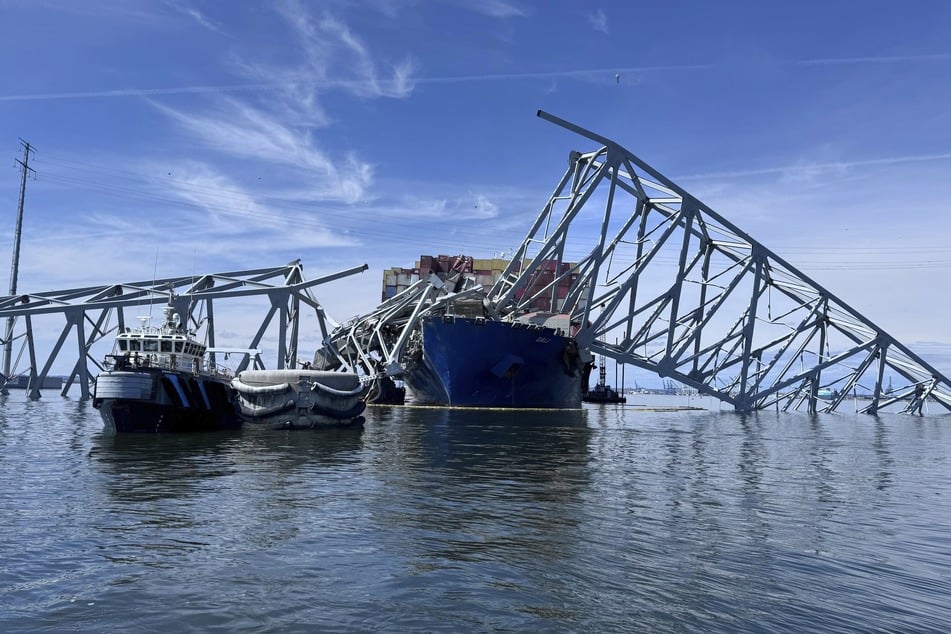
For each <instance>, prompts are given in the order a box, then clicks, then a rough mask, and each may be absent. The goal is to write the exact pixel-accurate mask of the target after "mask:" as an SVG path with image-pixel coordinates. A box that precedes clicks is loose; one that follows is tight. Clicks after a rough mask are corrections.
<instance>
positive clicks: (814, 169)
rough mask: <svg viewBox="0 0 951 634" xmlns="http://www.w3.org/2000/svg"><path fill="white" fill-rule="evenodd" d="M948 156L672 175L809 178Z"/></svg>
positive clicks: (692, 177)
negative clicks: (861, 168)
mask: <svg viewBox="0 0 951 634" xmlns="http://www.w3.org/2000/svg"><path fill="white" fill-rule="evenodd" d="M948 160H951V153H947V154H921V155H917V156H893V157H887V158H877V159H866V160H858V161H832V162H826V163H808V162H799V163H796V164H793V165H784V166H778V167H762V168H757V169H748V170H730V171H723V172H704V173H702V174H682V175H679V176H675V177H673V178H674V180H700V179H709V178H742V177H746V176H769V175H779V176H781V177H782V179H783V180H784V181H785V182H799V181H802V180H804V179H807V180H811V179H813V178H814V177H815V176H817V175H819V174H826V175H829V174H832V175H835V174H839V175H841V174H842V173H844V172H845V171H847V170H849V169H854V168H860V167H882V166H889V165H900V164H904V163H924V162H932V161H948Z"/></svg>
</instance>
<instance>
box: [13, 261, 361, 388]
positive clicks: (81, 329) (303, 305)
mask: <svg viewBox="0 0 951 634" xmlns="http://www.w3.org/2000/svg"><path fill="white" fill-rule="evenodd" d="M367 268H368V267H367V265H366V264H364V265H362V266H358V267H354V268H351V269H346V270H343V271H339V272H337V273H332V274H330V275H325V276H322V277H319V278H316V279H313V280H307V279H305V278H304V269H303V265H302V264H301V262H300V260H295V261H293V262H290V263H288V264H287V265H285V266H278V267H273V268H259V269H249V270H244V271H230V272H226V273H209V274H204V275H189V276H182V277H168V278H163V279H155V280H149V281H146V282H128V283H120V284H109V285H104V286H89V287H84V288H73V289H67V290H60V291H49V292H45V293H36V294H26V295H16V296H6V297H0V319H2V320H4V321H6V320H7V318H12V320H13V324H14V327H13V328H9V329H7V330H6V338H5V339H2V340H0V344H3V345H4V346H5V345H6V344H7V342H8V341H9V342H10V344H14V343H16V342H19V345H18V347H19V351H18V353H17V355H16V356H17V361H19V360H21V359H22V357H23V354H24V351H25V352H26V354H27V362H28V364H29V368H28V369H27V370H25V371H22V372H18V373H20V374H28V376H29V381H28V386H27V392H28V397H29V398H30V399H37V398H39V397H40V386H42V385H43V382H44V380H45V379H46V377H47V376H48V374H49V372H50V370H51V368H52V367H53V363H54V362H55V361H56V359H57V356H58V355H59V354H60V352H61V351H62V349H63V346H64V344H65V343H66V342H67V340H68V339H69V338H70V335H71V334H72V337H73V340H74V342H75V350H76V352H77V356H78V358H77V360H76V362H75V364H74V365H73V368H72V371H71V372H70V374H69V376H68V377H67V379H66V381H65V383H64V384H63V388H62V392H61V393H62V395H63V396H66V395H67V393H68V392H69V389H70V387H71V386H72V385H73V384H74V383H76V382H78V383H79V389H80V396H81V398H82V399H84V400H85V399H88V398H89V394H90V393H89V385H90V381H93V380H94V379H95V376H96V375H94V374H93V373H91V372H90V369H89V368H90V364H91V365H92V366H94V367H95V368H97V369H98V370H99V371H101V370H103V365H102V363H101V362H100V360H99V359H97V358H94V357H93V356H92V354H91V350H92V348H93V346H94V345H95V344H96V343H97V342H100V341H101V340H103V339H104V338H106V337H108V336H110V335H111V334H113V333H115V332H117V331H122V330H124V329H125V328H126V317H125V312H124V309H128V308H132V307H136V308H141V307H143V306H151V305H154V304H160V305H163V306H164V305H169V304H171V305H172V306H174V308H175V312H176V313H178V315H180V318H181V319H182V323H183V324H187V327H188V328H189V329H191V330H193V331H194V332H196V333H199V336H203V340H204V342H205V343H206V344H207V345H208V347H209V355H210V357H209V360H210V362H211V363H212V364H214V363H215V354H216V353H215V305H216V302H220V301H222V300H232V301H233V300H235V299H237V298H242V297H244V298H247V297H250V296H262V295H264V296H267V298H268V300H269V303H270V307H269V308H268V310H267V312H266V314H265V316H264V317H263V319H262V320H261V322H260V326H259V327H258V329H257V331H256V332H255V333H254V335H253V336H252V338H251V340H250V342H249V343H248V345H247V347H246V348H243V349H241V350H240V351H242V352H246V353H247V354H245V355H243V357H242V360H241V361H240V362H239V364H238V366H237V368H236V371H241V370H245V369H247V368H248V367H249V366H252V367H254V368H255V369H263V368H264V364H263V361H262V360H261V358H260V355H259V354H256V352H257V348H258V347H259V345H260V343H261V341H262V339H263V337H264V336H265V334H266V333H267V331H268V328H269V327H270V326H271V324H272V322H273V321H274V319H275V317H277V367H278V369H282V368H285V367H291V368H293V367H296V364H297V358H298V356H297V353H298V350H297V347H298V340H299V334H300V330H299V323H300V316H301V311H302V309H304V310H306V309H307V308H309V309H312V310H313V311H314V312H315V313H316V316H317V322H318V325H319V328H320V337H321V340H323V339H324V338H326V337H327V334H328V331H329V330H331V329H333V328H335V327H336V326H337V324H336V322H334V321H333V320H332V319H331V318H330V317H329V316H328V315H326V314H325V311H324V308H323V306H321V304H320V303H319V302H318V301H317V299H316V298H315V297H314V295H313V293H312V289H313V288H314V287H315V286H319V285H321V284H325V283H327V282H331V281H334V280H338V279H341V278H344V277H347V276H350V275H354V274H356V273H361V272H363V271H365V270H366V269H367ZM55 314H59V315H62V316H63V318H64V319H65V325H64V326H63V329H62V331H61V332H60V335H59V337H58V339H57V340H56V343H55V344H54V345H53V347H52V350H51V351H50V353H49V356H48V357H47V358H46V360H45V361H43V362H42V363H41V362H40V360H39V358H38V357H37V350H36V345H35V334H36V333H35V332H34V323H33V322H34V319H35V318H36V317H38V316H41V315H55ZM113 319H114V321H113ZM12 347H13V346H12V345H11V348H12ZM222 352H226V350H224V349H219V350H218V353H222ZM11 374H13V373H12V372H11ZM7 378H9V377H3V376H2V375H0V387H2V383H4V382H6V380H7Z"/></svg>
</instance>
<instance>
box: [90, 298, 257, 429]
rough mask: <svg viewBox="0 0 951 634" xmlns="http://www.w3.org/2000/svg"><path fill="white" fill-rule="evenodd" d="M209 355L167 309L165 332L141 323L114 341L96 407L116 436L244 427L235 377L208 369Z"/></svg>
mask: <svg viewBox="0 0 951 634" xmlns="http://www.w3.org/2000/svg"><path fill="white" fill-rule="evenodd" d="M206 352H207V346H205V345H204V344H202V343H201V342H199V341H196V340H195V339H194V337H193V336H192V334H191V333H189V332H188V331H187V330H186V329H184V328H183V327H182V325H181V323H180V321H179V317H178V315H177V314H176V313H175V311H174V309H173V308H172V307H171V306H167V307H166V308H165V323H164V324H163V325H162V326H161V327H159V328H154V327H151V326H148V325H147V324H145V323H143V324H142V326H141V327H139V328H137V329H126V330H125V331H124V332H120V333H119V334H118V335H117V336H116V342H115V346H114V347H113V350H112V354H109V355H107V356H106V360H105V367H106V370H105V371H104V372H102V373H101V374H100V375H99V377H98V378H97V379H96V384H95V391H94V393H93V407H95V408H97V409H98V410H99V413H100V414H101V415H102V420H103V422H104V423H105V425H106V428H107V429H109V430H112V431H115V432H117V433H130V432H136V433H161V432H201V431H217V430H222V429H237V428H240V427H241V423H242V418H241V413H240V408H239V406H238V402H237V396H236V394H235V392H234V390H232V388H231V379H232V374H231V372H230V371H228V370H226V369H223V368H217V367H215V366H214V365H213V364H209V363H208V361H207V360H206V358H205V354H206Z"/></svg>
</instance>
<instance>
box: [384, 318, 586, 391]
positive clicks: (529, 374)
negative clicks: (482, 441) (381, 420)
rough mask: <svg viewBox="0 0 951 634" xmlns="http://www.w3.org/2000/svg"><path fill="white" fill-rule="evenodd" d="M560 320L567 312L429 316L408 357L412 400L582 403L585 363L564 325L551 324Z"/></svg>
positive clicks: (406, 375) (406, 377) (406, 373)
mask: <svg viewBox="0 0 951 634" xmlns="http://www.w3.org/2000/svg"><path fill="white" fill-rule="evenodd" d="M533 318H534V319H535V320H536V321H535V322H533V321H532V319H533ZM559 320H561V321H563V322H565V324H566V325H567V317H566V316H559V315H539V314H535V315H533V316H531V317H528V318H526V319H524V320H517V321H492V320H488V319H484V318H478V317H477V318H467V317H457V316H453V315H441V316H430V317H426V318H424V319H423V320H422V321H421V323H420V329H419V331H418V332H419V336H418V337H416V338H415V339H414V340H413V341H412V342H411V345H410V346H409V347H408V348H407V351H406V353H405V355H404V357H403V366H404V370H403V374H402V377H401V378H402V379H403V381H404V382H405V384H406V387H407V388H408V397H407V399H408V401H409V402H410V403H416V404H434V405H447V406H450V407H499V408H572V409H574V408H578V407H580V406H581V387H582V377H583V376H584V374H585V372H584V370H585V367H584V362H583V361H582V359H581V354H580V353H579V350H578V348H577V345H576V344H575V342H574V340H573V339H572V338H571V337H570V336H568V331H567V329H565V328H557V327H554V326H553V324H551V322H553V321H559ZM537 322H541V323H537ZM546 322H547V324H548V325H545V324H546Z"/></svg>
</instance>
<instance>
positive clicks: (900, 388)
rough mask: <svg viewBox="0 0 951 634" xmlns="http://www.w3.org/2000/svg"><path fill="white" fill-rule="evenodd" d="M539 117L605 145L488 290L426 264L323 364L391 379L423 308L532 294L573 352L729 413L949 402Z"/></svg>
mask: <svg viewBox="0 0 951 634" xmlns="http://www.w3.org/2000/svg"><path fill="white" fill-rule="evenodd" d="M538 114H539V116H540V117H542V118H544V119H546V120H548V121H550V122H553V123H555V124H557V125H560V126H562V127H564V128H566V129H568V130H570V131H573V132H575V133H577V134H580V135H581V136H583V137H585V138H587V139H589V140H591V141H594V142H596V143H598V144H599V145H600V146H601V147H600V148H599V149H597V150H594V151H592V152H588V153H584V154H582V153H580V152H572V153H571V154H570V157H569V165H568V169H567V171H566V172H565V174H564V176H563V177H562V179H561V181H560V182H559V183H558V185H557V187H556V188H555V191H554V193H553V194H552V195H551V198H550V199H549V201H548V202H547V204H546V205H545V206H544V208H543V209H542V211H541V213H540V214H539V215H538V217H537V218H536V220H535V222H534V224H533V225H532V227H531V229H530V230H529V232H528V234H527V235H526V237H525V239H524V240H523V242H522V244H521V246H520V247H519V248H518V250H517V251H516V252H515V253H514V256H513V257H512V259H511V261H510V263H509V265H508V267H507V268H506V270H505V271H504V272H503V274H502V276H501V277H500V278H499V279H498V281H497V282H496V283H495V285H494V286H493V287H492V288H491V289H490V290H489V291H488V292H484V291H483V289H482V287H480V286H474V285H473V284H474V283H472V282H471V281H466V280H465V279H464V278H463V276H461V275H457V276H450V278H449V279H448V280H442V279H440V278H437V277H436V276H434V275H430V276H429V277H428V278H427V279H423V280H420V281H419V282H417V283H416V284H415V285H413V286H411V287H410V288H408V289H407V290H406V291H404V292H403V293H400V294H398V295H396V296H395V297H393V298H391V299H389V300H387V301H386V302H384V303H383V304H381V305H380V306H379V307H378V308H377V309H376V310H375V311H373V312H372V313H369V314H367V315H364V316H362V317H359V318H356V319H354V320H351V321H350V322H348V323H347V324H344V325H342V326H340V327H338V328H337V329H335V330H334V331H333V333H331V336H330V338H329V339H328V340H327V342H326V345H325V346H324V348H323V349H322V351H321V354H322V355H324V359H323V361H324V363H325V364H326V366H327V367H340V366H342V367H345V368H347V369H351V370H355V371H357V370H359V371H363V372H366V373H369V374H374V373H376V374H382V373H384V372H385V373H386V374H389V375H391V376H399V374H400V372H401V358H402V355H403V354H404V352H405V350H406V348H407V346H410V347H412V345H413V343H414V338H418V337H419V331H418V329H417V328H416V325H417V324H418V323H419V320H420V319H421V318H422V317H423V316H424V315H426V314H430V313H435V314H439V313H452V312H453V311H454V308H453V307H454V305H455V304H457V303H458V302H460V301H464V300H468V299H470V298H472V297H483V296H484V300H483V304H484V310H485V312H486V314H487V317H488V318H490V319H499V320H515V319H518V318H519V316H521V315H524V314H526V313H528V312H530V311H532V310H535V309H537V307H538V303H539V300H540V299H541V300H544V301H547V302H549V303H548V305H547V308H548V309H549V310H550V311H551V312H554V313H569V314H570V315H571V318H572V321H573V322H575V323H576V324H578V325H579V326H580V330H578V332H577V334H576V340H577V342H578V344H579V346H581V347H582V348H585V347H586V348H587V349H589V350H590V351H591V352H593V353H595V354H599V355H604V356H606V357H610V358H612V359H614V360H616V361H617V362H619V363H626V364H631V365H634V366H637V367H641V368H644V369H647V370H650V371H653V372H655V373H657V374H658V375H660V376H662V377H669V378H672V379H675V380H677V381H679V382H680V383H683V384H685V385H687V386H690V387H692V388H695V389H696V390H698V391H699V392H700V393H702V394H707V395H711V396H714V397H716V398H718V399H720V400H721V401H723V402H726V403H729V404H731V405H732V406H733V407H734V408H735V409H736V410H737V411H741V412H747V411H752V410H760V409H765V408H768V407H777V408H781V409H784V410H789V409H803V408H806V409H808V411H810V412H817V411H834V410H836V409H837V408H838V407H839V406H840V405H841V404H842V403H843V402H844V401H845V400H846V399H847V398H849V399H852V398H855V402H856V403H859V401H858V398H857V397H858V395H859V393H860V392H861V395H862V397H863V400H862V401H861V407H860V408H859V409H860V411H863V412H867V413H875V412H877V411H879V410H881V409H883V408H886V407H890V406H891V407H893V408H897V409H901V410H903V411H906V412H918V413H920V412H921V411H922V407H923V405H924V404H925V403H926V402H936V403H938V404H940V405H941V406H943V407H944V408H946V409H951V385H949V381H948V379H947V378H946V377H944V376H943V375H942V374H941V373H939V372H938V371H937V370H935V369H934V368H933V367H931V366H930V365H929V364H928V363H926V362H925V361H924V360H922V359H921V358H920V357H918V356H917V355H915V354H914V353H913V352H912V351H911V350H909V349H908V348H907V347H905V346H904V345H902V344H901V343H899V342H898V341H896V340H895V339H894V338H893V337H891V336H890V335H888V333H886V332H885V331H883V330H882V329H881V328H879V327H878V326H876V325H875V324H873V323H872V322H871V321H870V320H868V319H866V318H865V317H863V316H862V315H860V314H859V313H858V312H857V311H855V310H854V309H852V308H851V307H849V306H848V305H847V304H846V303H845V302H843V301H842V300H840V299H839V298H838V297H836V296H835V295H834V294H832V293H831V292H829V291H828V290H826V289H824V288H823V287H821V286H819V285H818V284H817V283H815V282H814V281H813V280H811V279H810V278H809V277H808V276H806V275H804V274H803V273H802V272H800V271H798V270H797V269H796V268H794V267H793V266H791V265H790V264H788V263H787V262H786V261H785V260H783V259H782V258H780V257H779V256H778V255H776V254H775V253H773V252H772V251H770V250H769V249H767V248H766V247H764V246H763V245H762V244H760V243H759V242H757V241H756V240H754V239H752V238H751V237H750V236H748V235H747V234H746V233H744V232H743V231H742V230H740V229H739V228H737V227H736V226H734V225H733V224H731V223H729V222H728V221H726V220H725V219H724V218H723V217H721V216H719V215H718V214H716V213H715V212H714V211H713V210H712V209H710V208H709V207H707V206H706V205H704V204H703V203H702V202H700V201H699V200H697V199H696V198H694V197H692V196H691V195H690V194H689V193H687V192H686V191H685V190H683V189H681V188H680V187H679V186H677V185H676V184H675V183H673V182H672V181H671V180H669V179H668V178H666V177H664V176H663V175H662V174H660V173H659V172H658V171H656V170H655V169H653V168H652V167H651V166H650V165H648V164H647V163H645V162H643V161H642V160H640V159H639V158H638V157H636V156H635V155H634V154H632V153H631V152H629V151H627V150H626V149H624V148H622V147H621V146H620V145H618V144H617V143H615V142H614V141H611V140H609V139H606V138H604V137H601V136H598V135H596V134H593V133H591V132H589V131H587V130H584V129H582V128H580V127H578V126H575V125H573V124H571V123H568V122H566V121H563V120H561V119H558V118H557V117H554V116H552V115H549V114H547V113H544V112H539V113H538ZM564 264H570V266H563V265H564ZM552 272H554V273H552ZM566 289H567V290H566ZM556 291H557V292H556ZM886 381H887V383H886ZM893 381H897V383H898V384H897V385H895V386H893V385H892V384H893Z"/></svg>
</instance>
